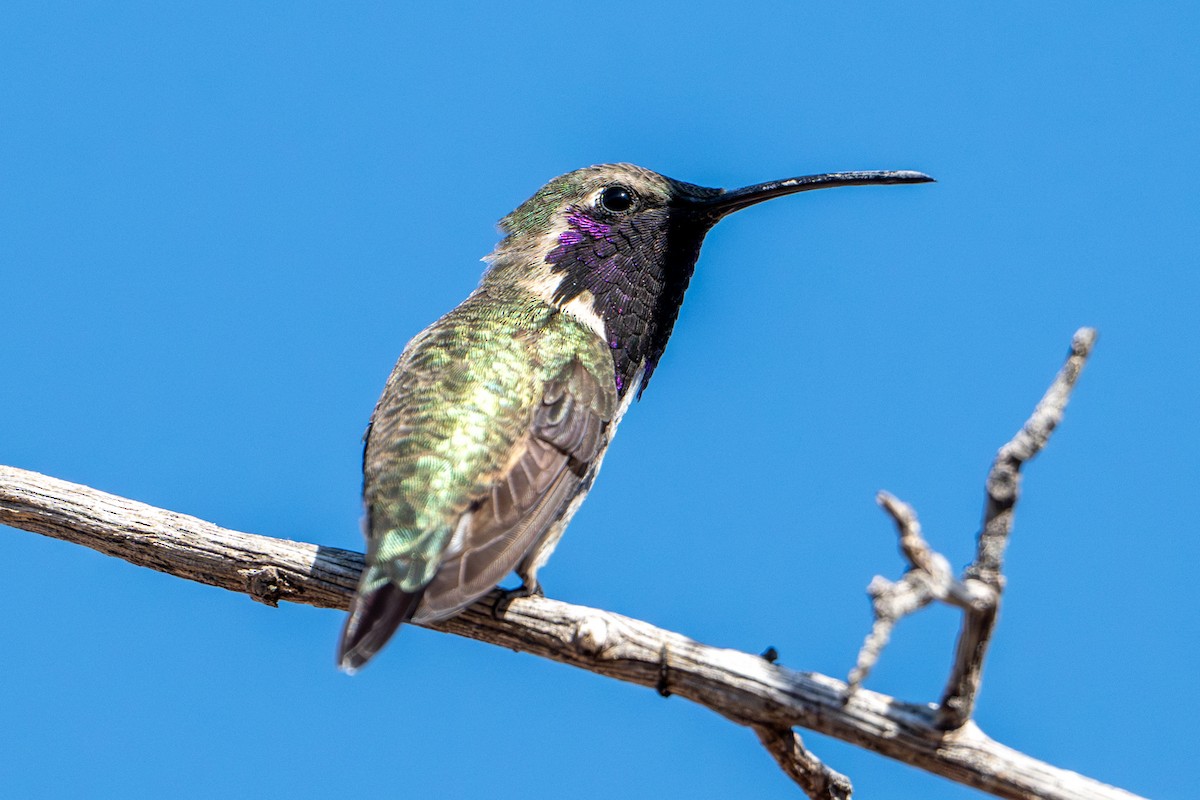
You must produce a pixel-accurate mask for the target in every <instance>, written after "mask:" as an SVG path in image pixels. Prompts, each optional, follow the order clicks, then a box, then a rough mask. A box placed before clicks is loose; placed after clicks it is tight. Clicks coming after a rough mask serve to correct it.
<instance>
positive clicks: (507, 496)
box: [417, 359, 616, 620]
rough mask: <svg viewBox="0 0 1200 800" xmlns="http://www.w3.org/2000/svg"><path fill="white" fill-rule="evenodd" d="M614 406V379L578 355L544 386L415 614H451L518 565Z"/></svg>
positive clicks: (568, 489) (581, 469) (557, 508)
mask: <svg viewBox="0 0 1200 800" xmlns="http://www.w3.org/2000/svg"><path fill="white" fill-rule="evenodd" d="M605 377H607V376H605ZM615 406H616V392H615V387H613V386H612V381H611V379H609V380H608V381H607V385H606V382H605V380H604V378H603V377H599V376H597V375H595V374H593V373H592V372H590V371H589V370H588V369H587V368H586V367H585V366H584V364H583V363H582V362H581V361H580V360H578V359H575V360H573V361H571V362H570V363H569V364H568V365H567V367H566V368H565V369H564V370H563V371H562V372H561V373H560V374H559V375H558V376H557V377H556V378H555V379H554V380H551V381H549V382H547V383H546V384H545V386H544V388H543V391H542V397H541V401H540V403H539V404H538V406H537V407H536V408H535V409H534V412H533V419H532V423H531V425H530V427H529V432H528V433H527V434H526V435H525V436H523V437H522V438H521V439H520V440H519V441H518V442H517V443H516V445H515V446H514V447H513V450H512V452H511V454H510V456H509V459H508V462H507V464H508V466H507V468H506V469H505V470H504V471H503V472H502V473H501V474H500V475H499V476H498V477H497V479H496V481H495V482H494V483H493V484H492V486H491V488H490V490H489V491H488V492H487V494H485V495H484V496H483V497H481V498H479V499H478V500H477V501H476V502H475V503H474V504H472V508H471V509H470V510H469V512H468V513H467V514H466V515H465V516H464V517H463V519H462V521H461V522H460V524H459V527H458V528H457V529H456V531H455V534H454V537H453V539H452V540H451V542H450V544H449V546H448V547H447V548H446V551H445V553H444V554H443V557H442V562H441V565H440V566H439V567H438V571H437V574H436V575H435V576H434V578H433V580H432V581H431V582H430V583H429V585H428V586H426V587H425V593H424V597H423V598H422V601H421V605H420V608H419V610H418V611H417V616H418V617H419V618H420V619H422V620H435V619H444V618H445V617H448V616H450V615H452V614H454V613H455V612H456V611H458V610H460V609H462V608H463V607H465V606H467V605H469V604H470V603H471V602H473V601H474V600H475V599H476V598H478V597H480V596H481V595H483V594H485V593H486V592H488V591H489V590H490V589H491V588H492V587H494V586H495V585H496V584H497V583H499V582H500V581H501V580H503V578H504V576H505V575H507V574H508V573H509V572H511V571H512V570H513V569H514V568H515V567H516V566H517V564H518V563H519V562H520V561H521V559H522V558H524V556H525V555H526V554H527V553H528V552H529V551H530V550H531V549H532V548H533V546H534V545H535V544H536V543H537V541H538V540H539V539H540V538H541V537H542V535H543V534H544V533H545V532H546V530H547V528H549V527H550V526H551V525H552V524H553V523H554V522H555V521H556V520H557V519H558V518H559V516H560V515H561V514H562V511H563V509H565V508H566V507H567V505H568V504H569V503H570V501H571V500H572V499H573V498H574V497H575V495H576V494H577V493H578V492H579V491H580V489H581V484H582V482H583V478H584V475H585V474H586V472H587V468H588V465H589V464H590V463H591V461H592V459H594V458H595V457H596V455H597V453H598V452H599V450H600V447H601V442H602V437H603V436H604V431H605V427H606V426H607V425H608V423H609V421H610V420H611V419H612V417H613V413H614V411H615Z"/></svg>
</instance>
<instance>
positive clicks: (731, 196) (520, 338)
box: [338, 164, 932, 672]
mask: <svg viewBox="0 0 1200 800" xmlns="http://www.w3.org/2000/svg"><path fill="white" fill-rule="evenodd" d="M930 180H932V178H930V177H928V176H927V175H923V174H921V173H920V172H907V171H905V172H837V173H832V174H827V175H811V176H807V177H802V178H789V179H787V180H780V181H771V182H769V183H760V184H757V185H754V186H747V187H745V188H742V189H732V190H724V189H706V188H704V187H701V186H694V185H692V184H690V183H683V182H681V181H676V180H672V179H670V178H667V177H664V176H662V175H659V174H657V173H654V172H651V171H650V170H647V169H642V168H641V167H636V166H633V165H631V164H610V165H604V166H596V167H588V168H586V169H581V170H576V171H575V172H570V173H567V174H566V175H563V176H561V177H558V178H555V179H554V180H552V181H550V182H549V183H548V184H546V185H545V186H543V187H542V188H541V189H539V190H538V192H537V193H536V194H535V195H534V196H533V197H531V198H530V199H529V200H527V201H525V202H524V203H522V204H521V206H520V207H519V208H517V210H516V211H513V212H512V213H511V214H509V215H508V216H507V217H505V218H504V219H503V220H501V222H500V227H501V230H502V231H503V233H504V234H505V236H504V239H503V240H502V241H501V242H500V244H499V245H497V247H496V249H495V250H494V251H493V252H492V254H491V255H490V256H488V257H487V259H486V261H487V262H488V263H489V267H488V269H487V271H486V272H484V275H483V279H482V280H481V281H480V284H479V288H477V289H476V290H475V291H474V292H473V293H472V294H471V296H470V297H468V298H467V299H466V300H464V301H463V302H462V304H461V305H459V306H458V307H457V308H455V309H454V310H453V311H451V312H450V313H449V314H447V315H446V316H444V317H442V318H441V319H439V320H438V321H437V322H435V323H433V324H432V325H430V326H429V327H428V328H426V329H425V330H424V331H422V332H421V333H419V334H418V335H417V337H416V338H415V339H413V340H412V341H411V342H409V344H408V346H407V347H406V348H405V349H404V352H403V354H401V356H400V360H399V361H398V362H397V364H396V367H395V369H394V370H393V371H392V374H391V377H389V378H388V381H387V385H386V386H385V387H384V390H383V396H382V397H380V399H379V403H378V404H377V405H376V407H375V412H374V413H373V414H372V415H371V422H370V425H369V427H368V428H367V434H366V448H365V451H364V453H363V497H364V502H365V505H366V522H365V528H366V536H367V568H366V569H365V570H364V571H363V574H362V579H361V581H360V583H359V586H358V592H357V594H356V595H355V597H354V600H353V601H352V602H351V605H350V617H349V619H348V620H347V621H346V627H345V630H344V631H343V632H342V639H341V642H340V644H339V646H338V662H339V664H340V666H341V667H342V669H344V670H346V671H347V672H354V671H355V670H357V669H358V668H359V667H361V666H362V665H363V664H365V663H366V662H367V661H368V660H370V658H371V657H372V656H374V655H375V653H377V652H379V649H380V648H381V647H383V645H384V644H385V643H386V642H387V640H388V639H389V638H390V637H391V636H392V634H393V633H394V632H395V631H396V629H397V628H398V627H399V626H400V624H401V623H403V622H405V621H408V620H412V621H414V622H432V621H435V620H441V619H446V618H447V617H451V616H453V615H454V614H456V613H458V612H459V611H461V610H462V609H463V608H465V607H466V606H468V605H469V604H471V603H472V602H474V601H475V600H476V599H478V598H479V597H480V596H482V595H483V594H486V593H487V592H488V591H490V590H491V589H492V588H493V587H495V586H496V585H497V584H498V583H499V582H500V581H501V580H502V579H503V578H504V576H505V575H507V574H508V573H509V572H511V571H513V570H515V571H516V573H517V575H518V576H519V577H520V578H521V580H522V584H521V586H520V587H519V588H518V589H515V590H513V591H512V593H511V594H512V595H528V594H533V593H539V592H540V586H539V584H538V580H537V573H538V569H539V568H540V567H541V566H542V565H543V564H545V563H546V559H547V558H548V557H549V556H550V553H551V551H553V550H554V547H555V545H556V544H557V543H558V540H559V538H560V537H561V536H562V533H563V529H564V528H565V527H566V526H567V523H568V522H569V521H570V519H571V516H572V515H573V514H574V513H575V511H576V509H578V508H579V504H580V503H581V502H583V498H584V496H585V495H586V494H587V493H588V490H589V489H590V488H591V486H592V481H593V480H595V477H596V473H597V471H598V470H599V469H600V462H601V461H602V460H603V459H604V453H605V451H606V450H607V449H608V444H609V442H610V441H612V438H613V435H614V434H615V433H616V431H617V424H618V423H619V422H620V420H621V417H622V415H623V414H624V413H625V411H626V410H627V409H628V408H629V405H630V403H631V402H632V401H633V399H634V398H635V397H639V396H640V395H641V394H642V392H644V391H645V390H646V385H647V384H648V383H649V382H650V377H651V375H652V374H653V373H654V368H655V367H656V366H657V365H658V361H659V359H660V358H661V357H662V354H663V350H664V349H665V348H666V346H667V339H668V338H669V337H670V335H671V329H672V328H673V327H674V325H675V319H676V317H677V316H678V315H679V307H680V305H681V304H682V302H683V294H684V291H685V290H686V289H687V285H688V281H689V279H690V278H691V276H692V270H693V268H694V266H695V263H696V258H697V256H699V254H700V245H701V243H702V242H703V240H704V235H705V234H706V233H707V232H708V231H709V229H710V228H712V226H713V225H715V224H716V223H717V222H718V221H719V220H720V219H721V218H723V217H724V216H726V215H727V214H730V213H732V212H734V211H737V210H739V209H742V208H745V207H747V206H750V205H754V204H755V203H760V202H762V201H763V200H769V199H771V198H773V197H780V196H782V195H785V194H792V193H794V192H803V191H807V190H809V189H823V188H826V187H829V186H859V185H864V184H887V183H924V182H926V181H930Z"/></svg>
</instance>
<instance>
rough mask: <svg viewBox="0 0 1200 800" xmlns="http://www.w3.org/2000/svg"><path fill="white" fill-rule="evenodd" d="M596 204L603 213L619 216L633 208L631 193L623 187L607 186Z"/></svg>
mask: <svg viewBox="0 0 1200 800" xmlns="http://www.w3.org/2000/svg"><path fill="white" fill-rule="evenodd" d="M596 202H597V204H598V205H599V206H600V208H602V209H604V210H605V211H609V212H612V213H613V214H620V213H622V212H624V211H628V210H629V209H631V208H633V192H631V191H629V190H628V189H626V188H625V187H624V186H609V187H608V188H607V189H605V190H604V191H602V192H601V193H600V197H599V198H598V199H597V201H596Z"/></svg>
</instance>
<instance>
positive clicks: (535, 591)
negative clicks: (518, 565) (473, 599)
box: [492, 581, 546, 619]
mask: <svg viewBox="0 0 1200 800" xmlns="http://www.w3.org/2000/svg"><path fill="white" fill-rule="evenodd" d="M501 591H503V592H504V593H503V594H502V595H500V597H499V599H497V600H496V604H495V605H494V606H492V619H500V618H501V617H503V616H504V613H505V612H506V611H508V606H509V604H510V603H512V601H513V600H517V599H519V598H522V597H545V595H546V593H545V592H543V591H542V585H541V584H540V583H537V582H536V581H535V582H534V583H533V584H532V585H530V584H529V583H528V582H525V583H522V584H521V585H520V586H518V587H516V588H515V589H502V590H501Z"/></svg>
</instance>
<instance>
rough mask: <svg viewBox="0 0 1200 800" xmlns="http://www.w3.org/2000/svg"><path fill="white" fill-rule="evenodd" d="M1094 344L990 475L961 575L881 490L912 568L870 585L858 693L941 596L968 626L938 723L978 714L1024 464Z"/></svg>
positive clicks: (1081, 336) (1085, 341) (1083, 343)
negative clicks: (870, 613)
mask: <svg viewBox="0 0 1200 800" xmlns="http://www.w3.org/2000/svg"><path fill="white" fill-rule="evenodd" d="M1095 342H1096V332H1095V331H1094V330H1092V329H1090V328H1081V329H1080V330H1078V331H1077V332H1076V333H1075V336H1074V337H1073V338H1072V340H1071V352H1070V353H1069V355H1068V357H1067V361H1066V363H1065V364H1064V365H1063V367H1062V369H1061V370H1059V372H1058V375H1057V376H1056V377H1055V379H1054V383H1052V384H1051V385H1050V388H1049V389H1048V390H1047V391H1046V394H1045V396H1043V397H1042V400H1041V402H1039V403H1038V404H1037V407H1036V408H1035V409H1034V411H1033V414H1032V415H1031V416H1030V417H1029V419H1028V420H1027V421H1026V422H1025V424H1024V425H1023V426H1022V427H1021V430H1019V431H1018V432H1017V434H1016V435H1015V436H1014V437H1013V438H1012V440H1010V441H1009V442H1008V443H1007V444H1005V445H1004V446H1003V447H1001V448H1000V451H999V452H998V453H997V454H996V459H995V461H994V462H993V463H992V468H991V470H990V471H989V472H988V477H987V483H986V491H987V503H986V505H985V507H984V514H983V527H982V529H981V530H980V533H979V539H978V547H977V550H976V556H975V560H974V562H972V563H971V564H970V565H969V566H968V567H967V568H966V569H965V570H964V572H963V577H962V579H961V580H959V579H956V578H955V577H954V574H953V572H952V571H951V569H950V563H949V562H948V561H947V560H946V558H945V557H944V556H942V555H941V554H940V553H938V552H936V551H934V550H933V549H932V548H930V547H929V545H928V544H927V543H926V542H925V539H924V537H923V536H922V535H921V525H920V523H919V522H918V521H917V514H916V512H915V511H914V510H913V509H912V507H911V506H909V505H908V504H907V503H905V502H903V501H901V500H899V499H897V498H895V497H893V496H892V495H890V494H888V493H887V492H880V493H879V496H878V498H877V500H878V501H879V505H881V506H882V507H883V509H884V511H886V512H887V513H888V515H889V516H891V518H892V520H893V522H895V523H896V531H897V533H899V535H900V552H901V553H902V554H903V555H904V558H905V560H906V561H907V562H908V564H909V571H908V572H906V573H905V575H904V577H903V578H901V579H900V580H899V581H896V582H892V581H889V580H887V579H885V578H883V577H880V576H876V577H875V579H874V580H872V581H871V585H870V586H868V587H867V592H868V593H869V594H870V595H871V598H872V605H873V608H874V611H875V623H874V625H873V626H872V628H871V632H870V634H868V635H867V638H866V641H865V642H864V643H863V647H862V650H861V651H860V652H859V654H858V663H856V664H855V666H854V669H853V670H851V671H850V677H849V686H850V690H851V691H855V690H857V688H858V687H859V686H860V685H861V684H862V682H863V681H864V680H865V679H866V676H867V675H868V674H869V673H870V671H871V668H872V667H874V665H875V663H876V661H878V659H879V655H880V653H881V652H882V651H883V648H884V646H885V645H886V644H887V642H888V639H889V637H890V636H891V631H892V628H893V627H894V626H895V624H896V622H897V621H898V620H899V619H900V618H902V617H904V616H907V615H908V614H912V613H915V612H916V611H919V610H920V609H922V608H924V607H925V606H927V605H928V604H929V603H931V602H933V601H934V600H941V601H942V602H944V603H948V604H950V605H953V606H957V607H958V608H961V609H962V611H963V624H962V628H961V630H960V632H959V638H958V644H957V646H956V648H955V657H954V664H953V666H952V667H951V670H950V677H949V679H948V680H947V682H946V688H945V690H944V691H943V693H942V701H941V704H940V705H939V706H938V724H940V725H941V726H942V728H943V729H945V730H953V729H955V728H958V727H960V726H962V725H963V724H965V723H966V722H967V721H968V720H969V719H970V718H971V715H972V713H973V712H974V708H975V697H976V695H977V694H978V693H979V686H980V683H981V680H982V674H983V661H984V657H985V656H986V655H987V648H988V644H989V642H990V641H991V637H992V629H993V628H994V627H995V624H996V617H997V615H998V614H999V611H1000V598H1001V595H1002V594H1003V591H1004V574H1003V562H1004V550H1005V548H1006V547H1007V546H1008V537H1009V534H1010V533H1011V532H1012V519H1013V511H1014V509H1015V507H1016V503H1017V498H1018V495H1019V492H1020V481H1021V466H1022V465H1023V464H1024V463H1025V462H1026V461H1028V460H1029V459H1031V458H1033V457H1034V456H1035V455H1037V454H1038V453H1039V452H1041V450H1042V448H1043V447H1045V445H1046V442H1047V441H1049V439H1050V434H1051V433H1053V431H1054V428H1055V427H1056V426H1057V425H1058V423H1059V422H1060V421H1061V420H1062V415H1063V410H1064V409H1065V408H1066V405H1067V401H1068V400H1069V399H1070V396H1071V390H1072V389H1074V388H1075V383H1076V381H1078V380H1079V375H1080V373H1081V372H1082V371H1083V366H1084V364H1085V363H1086V361H1087V357H1088V355H1090V354H1091V351H1092V346H1093V345H1094V344H1095Z"/></svg>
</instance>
